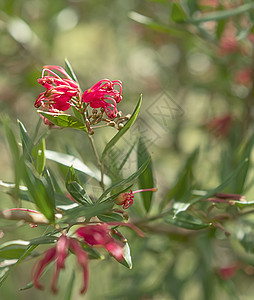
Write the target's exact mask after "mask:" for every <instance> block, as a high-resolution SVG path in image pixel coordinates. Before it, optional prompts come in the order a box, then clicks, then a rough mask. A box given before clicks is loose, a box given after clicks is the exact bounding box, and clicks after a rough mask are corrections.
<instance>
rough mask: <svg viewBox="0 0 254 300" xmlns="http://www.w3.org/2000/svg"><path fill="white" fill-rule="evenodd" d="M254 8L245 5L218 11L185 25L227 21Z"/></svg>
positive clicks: (250, 4)
mask: <svg viewBox="0 0 254 300" xmlns="http://www.w3.org/2000/svg"><path fill="white" fill-rule="evenodd" d="M253 8H254V3H246V4H243V5H241V6H238V7H236V8H231V9H227V10H220V11H216V12H211V13H206V14H205V15H204V16H202V17H199V18H196V19H189V20H186V21H185V22H186V23H192V24H198V23H202V22H208V21H218V20H222V19H228V18H229V17H233V16H236V15H239V14H242V13H244V12H247V11H250V10H251V9H253Z"/></svg>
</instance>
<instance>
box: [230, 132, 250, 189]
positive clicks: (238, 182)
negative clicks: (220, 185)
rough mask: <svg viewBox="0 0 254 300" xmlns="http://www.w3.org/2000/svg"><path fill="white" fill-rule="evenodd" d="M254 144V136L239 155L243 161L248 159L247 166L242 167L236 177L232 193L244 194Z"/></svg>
mask: <svg viewBox="0 0 254 300" xmlns="http://www.w3.org/2000/svg"><path fill="white" fill-rule="evenodd" d="M253 145H254V136H252V137H251V138H250V140H249V141H248V143H247V144H246V146H245V147H244V149H243V151H242V152H241V153H240V155H239V159H238V161H243V160H245V159H247V161H246V164H245V166H244V167H243V168H242V170H241V171H240V172H239V173H238V174H237V175H236V177H235V179H234V183H233V186H232V189H231V192H232V193H235V194H242V193H243V192H244V187H245V183H246V179H247V175H248V170H249V167H250V161H251V157H250V156H251V152H252V149H253Z"/></svg>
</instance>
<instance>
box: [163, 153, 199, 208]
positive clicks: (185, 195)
mask: <svg viewBox="0 0 254 300" xmlns="http://www.w3.org/2000/svg"><path fill="white" fill-rule="evenodd" d="M197 157H198V149H196V150H194V151H193V152H192V153H191V155H190V156H189V157H188V158H187V160H186V162H185V165H184V166H183V168H182V169H181V170H180V172H179V174H178V177H177V180H176V182H175V185H174V186H173V188H171V189H170V190H169V192H168V193H167V195H166V196H165V197H164V199H163V201H162V203H161V207H164V206H165V204H167V203H168V202H169V201H171V200H172V199H174V200H175V201H177V202H185V201H188V200H189V199H190V195H191V190H192V189H193V166H194V164H195V162H196V159H197Z"/></svg>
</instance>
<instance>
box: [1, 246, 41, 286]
mask: <svg viewBox="0 0 254 300" xmlns="http://www.w3.org/2000/svg"><path fill="white" fill-rule="evenodd" d="M36 247H37V245H29V246H28V247H27V248H26V250H25V252H24V253H23V254H22V256H21V257H20V258H19V259H18V261H17V262H16V263H15V264H14V265H12V266H11V267H10V268H9V270H8V271H7V272H6V273H4V275H3V276H2V277H1V278H0V287H1V286H2V284H3V283H4V281H5V280H6V279H7V277H8V276H9V274H10V272H11V271H13V269H14V268H16V267H17V266H18V265H19V264H20V263H21V261H22V260H23V259H25V258H26V257H27V256H28V255H29V254H30V253H31V252H32V251H33V250H34V249H35V248H36Z"/></svg>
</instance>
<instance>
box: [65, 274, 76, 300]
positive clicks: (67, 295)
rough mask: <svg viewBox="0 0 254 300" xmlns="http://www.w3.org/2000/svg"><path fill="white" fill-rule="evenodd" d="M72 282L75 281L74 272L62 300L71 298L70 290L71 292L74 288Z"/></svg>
mask: <svg viewBox="0 0 254 300" xmlns="http://www.w3.org/2000/svg"><path fill="white" fill-rule="evenodd" d="M74 280H75V270H72V273H71V279H70V281H69V283H68V285H67V289H66V292H65V296H64V300H71V299H72V297H71V296H72V290H73V287H74Z"/></svg>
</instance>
